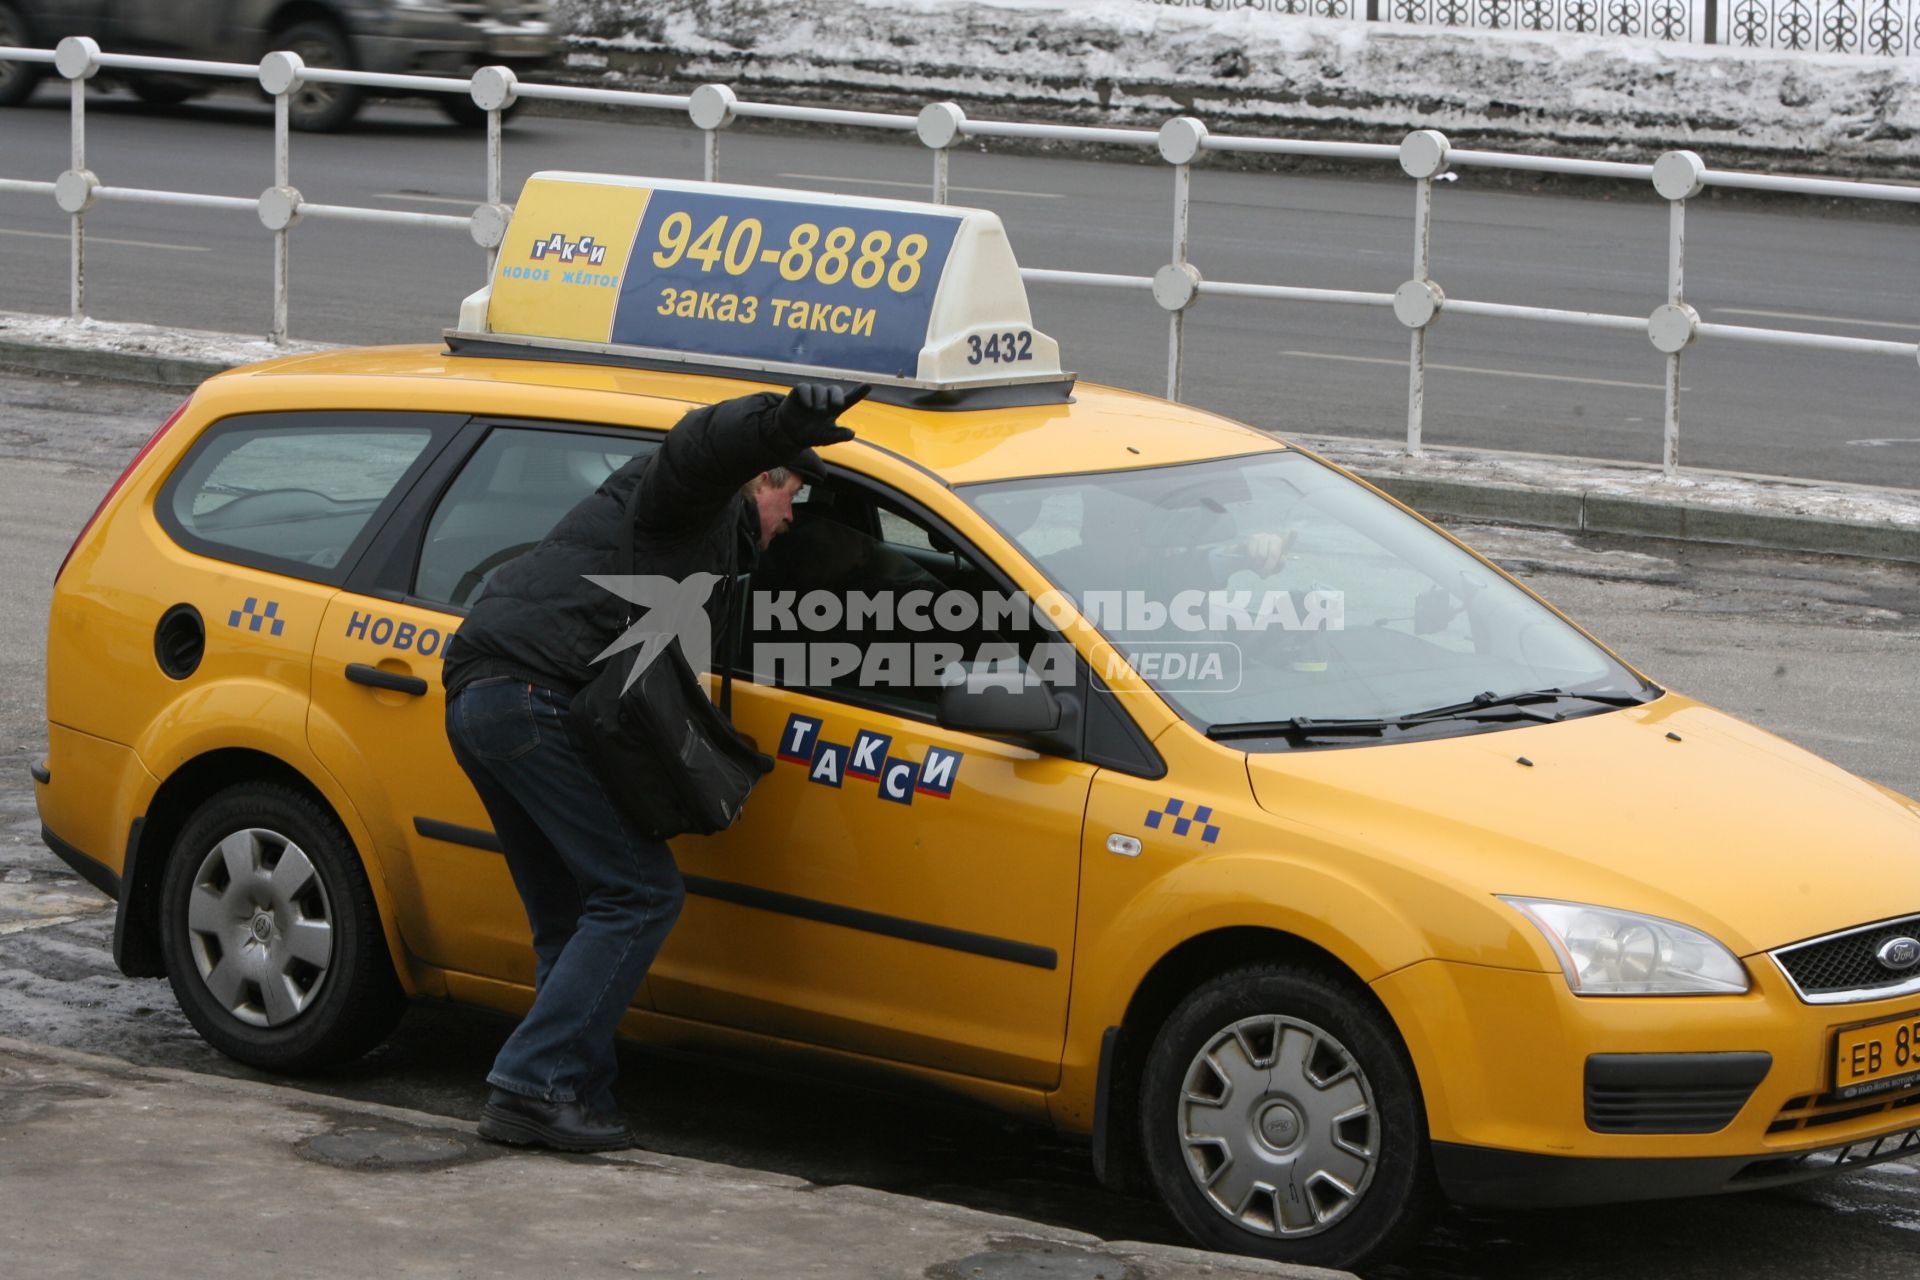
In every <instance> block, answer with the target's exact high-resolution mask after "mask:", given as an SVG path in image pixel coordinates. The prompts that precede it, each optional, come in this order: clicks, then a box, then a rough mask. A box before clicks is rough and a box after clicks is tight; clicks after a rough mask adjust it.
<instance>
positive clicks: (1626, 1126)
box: [1586, 1053, 1773, 1133]
mask: <svg viewBox="0 0 1920 1280" xmlns="http://www.w3.org/2000/svg"><path fill="white" fill-rule="evenodd" d="M1772 1065H1773V1059H1772V1058H1771V1057H1770V1056H1769V1055H1767V1054H1764V1053H1596V1054H1593V1055H1591V1056H1589V1057H1588V1058H1587V1077H1586V1085H1587V1097H1586V1102H1587V1128H1589V1129H1591V1130H1593V1131H1594V1132H1595V1133H1718V1132H1719V1131H1720V1130H1722V1129H1724V1128H1726V1127H1727V1126H1728V1125H1729V1124H1732V1123H1733V1118H1734V1117H1735V1116H1737V1115H1739V1114H1740V1108H1742V1107H1744V1106H1746V1105H1747V1099H1748V1098H1750V1097H1752V1096H1753V1091H1754V1089H1755V1087H1756V1086H1758V1085H1759V1083H1760V1081H1761V1080H1763V1079H1765V1078H1766V1074H1767V1069H1768V1068H1769V1067H1770V1066H1772Z"/></svg>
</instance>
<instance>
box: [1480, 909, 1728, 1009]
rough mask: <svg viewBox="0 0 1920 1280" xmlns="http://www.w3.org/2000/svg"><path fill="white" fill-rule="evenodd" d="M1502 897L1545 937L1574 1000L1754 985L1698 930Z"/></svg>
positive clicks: (1623, 914)
mask: <svg viewBox="0 0 1920 1280" xmlns="http://www.w3.org/2000/svg"><path fill="white" fill-rule="evenodd" d="M1498 896H1499V898H1500V901H1502V902H1505V903H1507V904H1509V905H1510V906H1512V907H1513V908H1514V909H1516V910H1517V911H1519V912H1520V914H1521V915H1524V916H1525V917H1526V918H1527V919H1528V920H1531V921H1532V922H1533V924H1534V927H1536V928H1537V929H1539V930H1540V932H1541V933H1543V934H1545V935H1546V937H1547V943H1548V945H1550V946H1551V947H1552V948H1553V952H1554V954H1555V955H1557V956H1559V957H1560V967H1561V968H1562V969H1564V970H1565V971H1566V974H1567V985H1568V986H1569V987H1572V988H1573V993H1574V994H1575V995H1577V996H1680V995H1726V994H1729V993H1731V994H1736V995H1737V994H1738V993H1740V992H1742V991H1745V990H1747V988H1748V986H1749V983H1748V982H1747V971H1746V969H1745V968H1744V967H1743V966H1742V965H1741V964H1740V961H1739V960H1737V959H1735V958H1734V954H1733V953H1732V952H1731V951H1729V950H1727V949H1726V948H1725V947H1723V946H1721V945H1720V944H1719V943H1718V942H1715V941H1714V940H1713V939H1712V938H1709V937H1708V936H1707V935H1706V934H1704V933H1702V932H1700V931H1699V930H1698V929H1690V928H1688V927H1687V926H1686V925H1684V924H1677V923H1675V922H1674V921H1672V920H1662V919H1660V918H1659V917H1658V916H1643V915H1639V914H1636V913H1635V912H1632V911H1615V910H1613V909H1612V908H1611V907H1590V906H1587V905H1586V904H1584V903H1579V902H1554V901H1551V900H1549V899H1544V898H1510V897H1508V896H1506V895H1505V894H1500V895H1498Z"/></svg>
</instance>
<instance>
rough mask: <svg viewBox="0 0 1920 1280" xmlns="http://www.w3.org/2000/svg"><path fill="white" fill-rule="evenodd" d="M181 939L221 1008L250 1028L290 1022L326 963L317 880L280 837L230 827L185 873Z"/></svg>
mask: <svg viewBox="0 0 1920 1280" xmlns="http://www.w3.org/2000/svg"><path fill="white" fill-rule="evenodd" d="M187 938H188V942H189V944H190V945H191V947H192V949H193V961H194V965H195V966H196V967H197V968H198V969H199V970H200V979H201V981H202V982H204V983H206V985H207V990H208V991H209V992H211V993H212V994H213V998H214V999H216V1000H218V1001H219V1002H220V1004H221V1006H222V1007H223V1008H225V1009H226V1010H227V1012H229V1013H231V1014H232V1015H233V1016H234V1017H236V1018H238V1019H240V1020H241V1021H242V1022H246V1023H250V1024H252V1025H253V1026H256V1027H277V1026H280V1025H281V1024H283V1023H287V1022H291V1021H292V1020H293V1019H295V1018H297V1017H299V1016H300V1014H301V1013H302V1012H304V1011H305V1010H306V1008H307V1006H309V1005H311V1004H312V1003H313V1002H314V999H315V998H316V997H317V996H318V995H319V994H320V988H321V987H322V986H323V985H324V984H325V982H326V978H327V969H328V967H329V966H330V965H331V964H332V963H333V912H332V909H331V907H330V906H329V904H328V902H327V890H326V886H325V885H323V884H321V883H320V877H319V876H318V875H316V874H315V873H314V870H313V863H311V862H310V861H308V860H307V855H306V854H304V853H302V852H301V851H300V846H298V845H296V844H294V843H293V842H292V841H291V840H289V839H287V838H286V837H285V836H283V835H280V834H279V833H278V832H274V831H268V830H266V829H265V828H263V827H251V828H248V829H247V830H245V831H236V832H234V833H233V834H232V835H230V836H228V837H227V838H226V839H224V840H222V841H221V842H220V843H219V844H217V845H215V846H214V847H213V849H212V850H211V851H209V852H208V854H207V856H206V857H205V858H204V859H202V860H201V863H200V869H199V870H198V871H196V872H195V873H194V876H193V892H192V896H191V897H189V899H188V900H187Z"/></svg>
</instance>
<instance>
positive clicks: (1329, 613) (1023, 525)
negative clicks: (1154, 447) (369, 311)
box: [961, 451, 1644, 725]
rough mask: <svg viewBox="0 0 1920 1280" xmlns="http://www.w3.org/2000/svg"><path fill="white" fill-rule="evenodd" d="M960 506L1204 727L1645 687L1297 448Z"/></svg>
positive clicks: (1513, 588)
mask: <svg viewBox="0 0 1920 1280" xmlns="http://www.w3.org/2000/svg"><path fill="white" fill-rule="evenodd" d="M961 496H962V497H963V498H965V499H966V500H967V501H968V502H970V503H972V504H973V505H974V506H975V507H976V508H977V509H978V510H979V511H980V512H981V513H982V514H984V515H985V516H986V517H987V518H988V519H989V520H991V521H993V522H994V523H995V524H996V525H998V526H999V527H1000V528H1001V529H1003V530H1005V531H1006V532H1007V534H1008V536H1010V537H1011V538H1013V539H1014V541H1015V542H1017V543H1018V544H1019V545H1020V547H1021V549H1022V550H1023V551H1025V552H1026V553H1027V554H1028V556H1029V557H1030V558H1031V559H1032V560H1033V561H1034V563H1035V564H1036V565H1038V566H1039V567H1040V569H1041V570H1042V571H1043V572H1044V573H1045V574H1046V575H1047V576H1048V577H1049V578H1050V579H1051V580H1052V581H1053V582H1054V583H1055V584H1056V585H1057V586H1058V587H1059V588H1060V589H1061V590H1062V591H1063V592H1065V593H1066V594H1067V595H1069V596H1071V597H1072V598H1073V599H1074V600H1075V601H1076V603H1078V604H1079V606H1080V608H1081V610H1082V612H1083V613H1085V614H1086V615H1087V616H1088V617H1089V619H1090V620H1091V621H1093V623H1094V625H1096V626H1097V627H1099V628H1100V629H1101V631H1102V633H1103V634H1105V635H1106V636H1107V638H1108V639H1109V640H1110V641H1111V642H1112V643H1113V644H1114V646H1115V647H1116V649H1118V650H1119V651H1120V653H1122V654H1124V655H1125V657H1126V659H1127V663H1128V665H1130V666H1132V667H1133V669H1134V670H1135V671H1137V672H1138V673H1139V674H1140V675H1141V676H1142V677H1143V678H1145V679H1147V680H1148V681H1149V682H1150V683H1152V684H1153V685H1154V686H1155V687H1156V688H1157V689H1158V690H1159V691H1160V692H1161V693H1162V694H1163V695H1164V696H1165V697H1166V698H1167V700H1168V701H1169V702H1170V703H1171V704H1173V706H1174V707H1176V708H1177V709H1178V710H1180V711H1181V712H1182V713H1183V714H1184V715H1186V716H1188V717H1189V718H1190V719H1192V720H1194V721H1196V722H1198V723H1200V724H1203V725H1218V724H1228V725H1231V724H1239V723H1245V722H1269V721H1285V720H1289V719H1292V718H1296V717H1305V718H1307V719H1309V720H1321V721H1330V720H1332V721H1337V720H1342V719H1373V718H1378V717H1398V716H1409V715H1416V714H1419V713H1422V712H1426V711H1431V710H1434V709H1438V708H1442V707H1446V706H1451V705H1453V704H1456V703H1463V702H1466V701H1468V700H1471V699H1474V698H1476V697H1481V696H1485V695H1491V696H1507V695H1516V694H1522V693H1526V692H1529V691H1537V690H1553V689H1559V690H1568V691H1575V692H1578V693H1598V694H1604V695H1607V696H1610V697H1612V696H1620V697H1631V696H1639V695H1640V694H1641V693H1642V692H1643V689H1644V686H1643V685H1642V682H1641V681H1640V680H1639V679H1638V678H1637V677H1635V676H1634V675H1633V674H1632V673H1631V672H1629V671H1628V670H1626V669H1625V668H1624V667H1622V666H1621V665H1620V664H1619V663H1618V662H1616V661H1615V660H1614V659H1613V658H1612V657H1611V656H1610V655H1608V654H1607V653H1606V652H1605V651H1604V650H1602V649H1601V648H1600V647H1599V646H1598V645H1596V644H1594V643H1593V642H1592V641H1591V640H1589V639H1587V638H1586V637H1585V636H1583V635H1581V634H1580V633H1579V632H1578V631H1576V630H1575V629H1574V628H1572V627H1571V626H1568V625H1567V624H1566V622H1564V621H1563V620H1561V619H1560V618H1559V617H1557V616H1556V615H1555V614H1554V613H1553V612H1552V610H1550V609H1548V608H1547V607H1546V606H1545V605H1544V604H1542V603H1540V602H1539V601H1538V600H1536V599H1535V598H1533V597H1532V596H1530V595H1528V594H1527V593H1526V592H1525V591H1524V590H1523V589H1522V588H1520V587H1519V586H1517V585H1516V584H1514V583H1512V582H1509V581H1507V580H1506V579H1504V578H1502V577H1501V576H1500V575H1499V574H1497V573H1494V572H1493V571H1492V570H1490V569H1488V568H1487V567H1486V566H1485V565H1483V564H1482V563H1480V562H1479V561H1478V560H1476V559H1475V558H1474V557H1473V556H1472V555H1471V554H1470V553H1468V552H1466V551H1464V550H1462V549H1461V548H1459V547H1458V546H1456V545H1454V544H1453V543H1452V542H1449V541H1448V540H1447V539H1446V538H1444V537H1442V536H1441V535H1440V534H1438V533H1435V532H1434V531H1433V530H1431V529H1430V528H1428V527H1427V526H1425V525H1423V524H1421V523H1420V522H1419V521H1418V520H1417V519H1415V518H1414V517H1412V516H1410V515H1407V514H1406V513H1405V512H1403V511H1401V510H1400V509H1399V508H1397V507H1395V506H1393V505H1392V504H1391V503H1388V502H1385V501H1383V500H1382V499H1380V498H1378V497H1377V496H1375V495H1373V494H1371V493H1369V492H1368V491H1367V490H1366V489H1364V488H1362V487H1361V486H1359V485H1356V484H1353V483H1352V482H1350V481H1348V480H1345V479H1344V478H1342V477H1341V476H1340V475H1339V474H1338V473H1336V472H1335V471H1333V470H1332V469H1331V468H1329V467H1326V466H1324V465H1322V464H1320V463H1317V462H1315V461H1313V460H1311V459H1309V458H1306V457H1304V456H1303V455H1300V454H1298V453H1294V452H1291V451H1276V452H1273V453H1270V454H1262V455H1259V456H1257V457H1253V458H1227V459H1221V460H1218V461H1210V462H1199V463H1184V464H1179V465H1174V466H1165V467H1144V468H1139V469H1135V470H1128V471H1119V472H1108V473H1100V474H1088V475H1080V476H1052V477H1042V478H1038V479H1023V480H1011V481H995V482H990V483H985V484H978V485H968V486H963V488H962V489H961Z"/></svg>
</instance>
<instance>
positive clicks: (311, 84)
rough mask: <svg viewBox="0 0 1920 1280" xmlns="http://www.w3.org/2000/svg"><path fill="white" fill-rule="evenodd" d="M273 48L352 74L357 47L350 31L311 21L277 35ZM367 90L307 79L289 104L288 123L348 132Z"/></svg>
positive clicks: (312, 130) (319, 130)
mask: <svg viewBox="0 0 1920 1280" xmlns="http://www.w3.org/2000/svg"><path fill="white" fill-rule="evenodd" d="M268 44H269V46H270V47H272V48H275V49H285V50H287V51H289V52H291V53H297V54H299V55H300V60H301V61H302V62H303V63H305V64H306V65H307V66H309V67H324V68H325V69H327V70H329V71H352V70H354V69H355V67H354V62H353V46H352V45H351V44H350V43H348V40H347V34H346V32H344V31H342V30H341V29H340V28H338V27H336V26H334V25H333V24H332V23H331V22H324V21H321V20H319V19H310V20H308V21H306V22H296V23H294V24H293V25H292V26H290V27H288V28H286V30H284V31H281V32H278V33H277V34H275V36H274V37H273V39H272V40H270V41H268ZM365 99H366V90H364V89H362V88H360V87H359V86H357V85H350V84H319V83H317V82H315V81H312V80H303V81H301V83H300V87H299V88H298V89H296V90H294V91H293V97H292V99H291V100H290V101H289V102H288V103H287V124H288V125H289V126H290V127H292V128H295V129H301V130H304V131H306V132H308V133H331V132H333V131H334V130H335V129H344V128H346V127H347V124H348V123H349V122H350V121H352V119H353V118H354V116H356V115H358V114H359V112H360V104H361V103H362V102H363V101H365Z"/></svg>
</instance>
